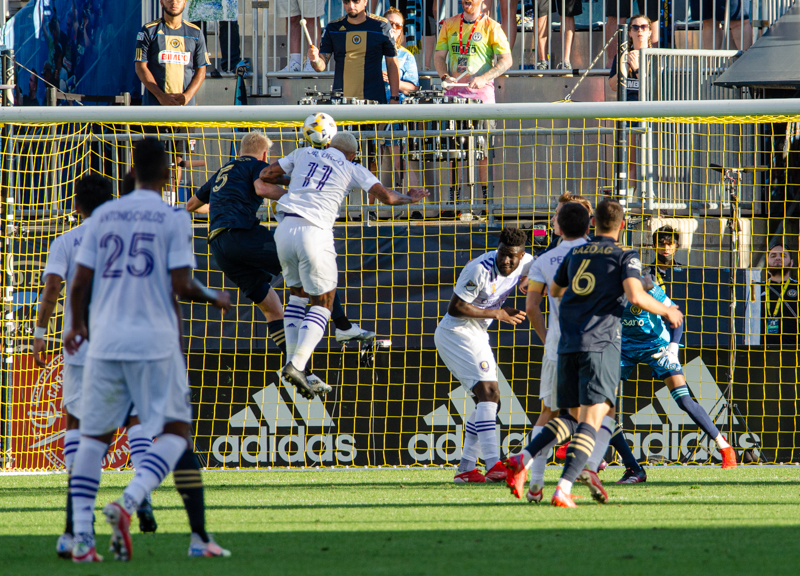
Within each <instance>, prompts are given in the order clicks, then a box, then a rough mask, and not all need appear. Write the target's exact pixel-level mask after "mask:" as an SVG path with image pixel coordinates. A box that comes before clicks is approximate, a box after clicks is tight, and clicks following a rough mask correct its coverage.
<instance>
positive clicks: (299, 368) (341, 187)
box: [260, 114, 428, 398]
mask: <svg viewBox="0 0 800 576" xmlns="http://www.w3.org/2000/svg"><path fill="white" fill-rule="evenodd" d="M313 116H315V117H317V116H322V115H318V114H317V115H313ZM325 116H327V115H325ZM328 118H330V117H329V116H328ZM331 120H332V119H331ZM325 122H326V121H325ZM323 124H324V122H323ZM326 134H327V130H326ZM324 140H325V138H324V137H320V138H319V142H320V143H321V142H324ZM357 150H358V142H357V141H356V139H355V137H354V136H353V135H352V134H350V133H349V132H341V133H337V134H336V135H335V136H333V137H332V138H331V140H330V145H329V146H327V147H323V148H321V149H318V148H313V147H307V148H298V149H296V150H295V151H294V152H292V153H291V154H289V155H288V156H286V157H284V158H281V159H280V160H278V161H277V162H276V163H274V164H271V165H270V166H269V167H267V168H264V170H262V172H261V176H260V177H261V180H263V181H264V182H266V183H269V184H283V185H287V184H288V186H289V192H287V193H286V194H285V195H284V196H282V197H281V199H280V200H279V201H278V204H277V210H276V217H277V218H278V221H279V222H280V224H278V228H277V230H276V231H275V242H276V244H277V247H278V258H279V260H280V263H281V270H282V272H283V278H284V281H285V283H286V285H287V286H288V287H289V293H290V294H291V295H290V296H289V303H288V304H287V305H286V308H285V310H284V325H283V326H284V332H285V336H286V358H287V363H286V365H285V366H284V368H283V371H282V372H281V375H282V376H283V377H284V378H285V379H286V380H287V381H289V382H291V383H292V384H293V385H294V386H295V387H297V389H298V390H299V392H300V393H301V394H302V395H303V396H305V397H306V398H313V397H314V390H313V388H312V387H311V386H310V385H309V383H308V381H307V379H306V376H305V374H304V370H305V368H306V364H307V363H308V359H309V357H310V356H311V353H312V352H313V351H314V348H315V347H316V346H317V344H318V343H319V341H320V340H321V339H322V335H323V334H324V332H325V328H326V326H327V324H328V319H329V318H330V316H331V308H332V305H333V299H334V296H335V295H336V285H337V281H338V270H337V266H336V247H335V246H334V242H333V224H334V222H336V218H337V217H338V216H339V209H340V208H341V206H342V202H344V199H345V198H347V195H348V194H349V192H350V190H351V189H354V188H355V189H358V188H361V189H363V190H366V191H367V192H368V193H369V194H371V195H372V196H374V197H375V198H377V199H378V200H380V201H381V202H384V203H385V204H390V205H397V204H411V203H414V202H419V201H421V200H422V199H424V198H425V197H426V196H428V191H427V190H425V189H424V188H411V189H409V191H408V194H407V195H406V194H400V193H397V192H395V191H394V190H389V189H388V188H384V186H383V185H382V184H381V183H380V181H379V180H378V179H377V178H376V177H375V176H373V175H372V173H370V171H369V170H367V169H366V168H364V167H363V166H361V165H359V164H354V163H353V159H354V158H355V156H356V151H357ZM309 304H311V307H310V308H309V309H308V310H306V307H307V306H308V305H309Z"/></svg>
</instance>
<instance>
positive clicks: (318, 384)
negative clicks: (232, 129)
mask: <svg viewBox="0 0 800 576" xmlns="http://www.w3.org/2000/svg"><path fill="white" fill-rule="evenodd" d="M271 146H272V142H271V141H270V139H269V138H267V137H266V136H265V135H264V133H263V132H258V131H256V132H249V133H248V134H247V135H245V136H244V138H242V143H241V151H242V153H241V156H239V157H238V158H235V159H234V160H231V161H230V162H228V163H227V164H225V165H224V166H223V167H222V168H220V169H219V170H218V171H217V173H216V174H214V175H213V176H212V177H211V178H210V179H209V180H208V182H206V183H205V184H204V185H203V186H202V187H201V188H200V190H198V191H197V193H196V194H195V195H194V196H192V197H191V198H190V199H189V201H188V202H187V203H186V209H187V210H188V211H189V212H198V211H207V212H209V216H210V219H209V227H208V247H209V249H210V250H211V254H213V255H214V260H215V261H216V262H217V265H218V266H219V267H220V269H221V270H222V272H224V273H225V276H226V277H227V278H228V279H229V280H230V281H231V282H233V283H234V284H236V285H237V286H238V287H239V289H240V290H241V291H242V292H244V294H245V296H247V297H248V298H249V299H250V300H252V301H253V303H255V305H256V306H258V309H259V310H261V312H262V313H263V314H264V317H265V318H266V320H267V329H268V330H269V335H270V337H271V338H272V341H273V342H274V343H275V345H276V346H277V347H278V348H279V349H280V350H281V352H283V353H284V354H286V341H285V340H286V339H285V337H284V331H283V306H282V304H281V300H280V298H279V297H278V294H277V293H276V292H275V290H274V289H273V288H272V286H271V285H270V282H271V281H272V279H273V278H275V277H277V276H278V275H279V274H280V273H281V263H280V261H279V260H278V249H277V247H276V246H275V238H274V237H273V234H272V231H271V230H270V229H269V228H267V227H265V226H261V224H260V222H259V219H258V209H259V208H260V207H261V206H262V205H263V202H264V198H267V199H269V200H278V199H280V198H281V196H283V195H284V194H285V193H286V190H284V189H283V188H280V187H279V186H275V185H274V184H267V183H265V182H262V181H261V180H260V179H259V175H260V174H261V171H262V170H263V169H264V168H266V167H267V166H269V164H267V158H268V155H269V148H270V147H271ZM333 310H334V313H333V314H331V316H332V318H333V321H334V324H335V325H336V341H337V342H348V341H350V340H369V339H371V338H374V337H375V333H374V332H369V331H367V330H362V329H361V328H359V326H358V324H353V323H351V322H350V321H349V320H348V319H347V316H346V315H345V313H344V308H342V305H341V303H340V302H339V297H338V296H337V297H336V298H335V299H334V306H333ZM306 378H307V379H308V381H309V383H310V384H311V385H312V387H313V388H314V391H315V392H316V393H317V394H325V393H327V392H329V391H330V390H331V387H330V386H328V385H327V384H326V383H325V382H323V381H322V379H321V378H319V377H318V376H316V375H314V374H312V373H311V371H310V370H307V371H306Z"/></svg>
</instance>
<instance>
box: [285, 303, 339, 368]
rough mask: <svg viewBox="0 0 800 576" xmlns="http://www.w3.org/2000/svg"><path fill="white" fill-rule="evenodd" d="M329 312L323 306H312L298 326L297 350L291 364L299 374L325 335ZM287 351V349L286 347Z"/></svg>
mask: <svg viewBox="0 0 800 576" xmlns="http://www.w3.org/2000/svg"><path fill="white" fill-rule="evenodd" d="M330 317H331V311H330V310H328V309H327V308H325V307H324V306H312V307H311V308H309V309H308V312H306V316H305V318H304V319H303V323H302V324H301V325H300V333H299V335H298V337H297V348H296V349H295V351H294V355H293V356H292V360H291V362H292V364H293V365H294V367H295V368H297V369H298V370H300V371H301V372H302V371H303V370H305V369H306V364H307V363H308V359H309V358H311V354H312V352H314V348H316V347H317V344H319V341H320V340H322V337H323V336H324V335H325V329H326V328H327V327H328V320H330ZM287 350H288V347H287Z"/></svg>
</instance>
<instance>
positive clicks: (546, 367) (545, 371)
mask: <svg viewBox="0 0 800 576" xmlns="http://www.w3.org/2000/svg"><path fill="white" fill-rule="evenodd" d="M557 384H558V362H553V361H552V360H550V359H549V358H548V357H547V354H545V355H544V357H543V358H542V375H541V377H540V378H539V398H540V399H541V401H542V404H544V405H545V406H547V407H548V408H550V410H558V403H557V402H556V388H557Z"/></svg>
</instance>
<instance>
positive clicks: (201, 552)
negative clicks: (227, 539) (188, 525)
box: [189, 532, 231, 558]
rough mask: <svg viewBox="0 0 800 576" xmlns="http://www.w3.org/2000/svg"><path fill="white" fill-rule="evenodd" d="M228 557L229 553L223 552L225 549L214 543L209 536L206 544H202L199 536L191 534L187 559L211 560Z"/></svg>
mask: <svg viewBox="0 0 800 576" xmlns="http://www.w3.org/2000/svg"><path fill="white" fill-rule="evenodd" d="M230 555H231V551H230V550H225V548H223V547H222V546H220V545H219V544H217V543H216V542H214V539H213V538H212V537H211V536H209V538H208V542H203V539H202V538H200V536H198V535H197V534H195V533H194V532H192V539H191V541H190V542H189V558H213V557H217V556H219V557H223V558H227V557H228V556H230Z"/></svg>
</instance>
